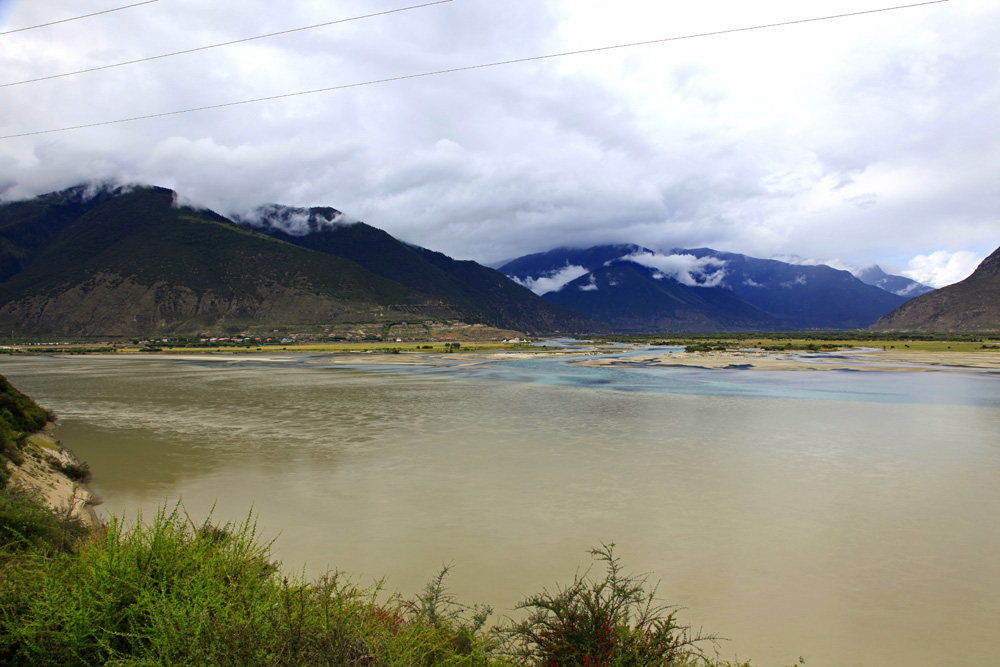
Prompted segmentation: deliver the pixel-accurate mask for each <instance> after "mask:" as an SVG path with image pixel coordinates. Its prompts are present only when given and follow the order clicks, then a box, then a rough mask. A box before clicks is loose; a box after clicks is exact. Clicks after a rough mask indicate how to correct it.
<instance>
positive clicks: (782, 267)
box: [499, 245, 930, 331]
mask: <svg viewBox="0 0 1000 667" xmlns="http://www.w3.org/2000/svg"><path fill="white" fill-rule="evenodd" d="M499 268H500V270H501V271H503V272H504V273H505V274H507V275H508V276H510V277H511V278H513V279H514V280H516V281H518V282H520V283H521V284H523V285H525V286H527V287H530V288H532V289H534V290H535V291H536V292H537V293H539V294H541V295H542V297H543V298H545V299H548V300H549V301H552V302H553V303H558V304H561V305H564V306H569V307H572V308H575V309H576V310H579V311H580V312H581V313H584V314H585V315H588V316H589V317H592V318H594V319H596V320H598V321H601V322H603V323H604V324H606V325H608V326H609V327H611V328H612V329H614V330H616V331H655V330H662V331H705V330H716V331H751V330H757V331H760V330H799V329H857V328H864V327H867V326H869V325H871V324H873V323H874V322H875V321H876V320H878V319H879V318H880V317H882V316H883V315H886V314H887V313H889V312H891V311H893V310H894V309H896V308H897V307H899V306H900V305H902V304H903V303H905V302H906V301H907V299H908V298H910V295H912V294H919V293H921V292H926V291H927V290H930V288H928V287H926V286H923V285H920V284H919V283H914V282H913V281H910V280H909V279H907V278H903V277H900V276H888V275H886V274H885V273H884V272H882V271H881V269H878V270H877V271H875V270H872V271H869V272H868V273H867V276H866V277H867V279H868V280H871V281H873V282H876V283H877V282H878V281H881V282H882V283H884V284H885V285H887V286H888V288H889V289H894V291H895V292H902V293H903V295H900V294H899V293H894V291H889V289H887V288H886V287H881V286H878V285H876V284H868V283H867V282H866V281H863V280H861V279H859V278H858V277H856V276H854V275H852V274H851V273H849V272H848V271H843V270H838V269H835V268H832V267H830V266H825V265H807V264H792V263H789V262H783V261H779V260H774V259H758V258H754V257H748V256H746V255H741V254H737V253H730V252H719V251H716V250H712V249H710V248H695V249H682V248H677V249H672V250H669V251H666V252H658V251H655V250H651V249H649V248H644V247H642V246H638V245H607V246H595V247H592V248H585V249H571V248H558V249H555V250H550V251H548V252H544V253H537V254H533V255H526V256H524V257H520V258H517V259H514V260H511V261H509V262H507V263H505V264H503V265H502V266H500V267H499ZM876 268H877V267H876Z"/></svg>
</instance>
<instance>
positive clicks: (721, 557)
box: [0, 355, 1000, 667]
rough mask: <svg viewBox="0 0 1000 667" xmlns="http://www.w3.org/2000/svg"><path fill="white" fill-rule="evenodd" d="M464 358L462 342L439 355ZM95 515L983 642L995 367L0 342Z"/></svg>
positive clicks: (966, 660) (465, 580)
mask: <svg viewBox="0 0 1000 667" xmlns="http://www.w3.org/2000/svg"><path fill="white" fill-rule="evenodd" d="M456 357H460V355H456ZM0 373H2V374H3V375H6V376H7V377H8V378H9V379H10V380H11V381H12V382H13V383H14V385H15V386H17V387H18V388H20V389H21V390H22V391H24V392H26V393H28V394H30V395H31V396H33V397H34V398H35V399H36V400H37V401H38V402H39V403H41V404H43V405H44V406H46V407H48V408H50V409H52V410H55V411H56V412H57V413H58V415H59V418H60V422H61V425H60V427H59V429H58V431H57V435H58V437H59V438H60V439H61V440H62V441H63V443H64V444H65V445H67V446H69V447H70V448H72V449H73V450H75V451H76V453H77V454H78V455H79V456H80V458H82V459H84V460H86V461H88V462H89V463H90V465H91V468H92V469H93V471H94V480H93V483H92V487H93V488H94V490H95V491H97V492H98V493H99V494H100V495H101V496H102V497H103V498H104V500H105V503H104V505H103V506H102V507H101V511H102V512H104V513H105V514H114V515H118V516H122V515H124V516H126V517H131V518H134V517H135V515H136V512H137V511H142V512H143V513H144V514H145V515H147V516H148V515H151V514H152V513H154V512H155V511H156V508H157V507H158V506H161V505H163V504H168V505H169V504H172V503H174V502H176V501H177V500H178V499H182V500H183V502H184V506H185V508H186V509H187V511H188V512H189V513H190V514H191V515H192V516H193V517H195V518H197V519H199V520H200V519H202V518H204V517H205V516H206V515H207V514H208V513H209V512H210V511H212V508H213V507H214V517H215V518H216V519H217V520H221V521H226V520H239V519H242V518H245V517H246V516H247V514H248V513H249V512H251V511H253V512H254V513H255V514H256V515H257V517H258V525H259V528H260V530H261V533H262V534H263V536H264V537H265V538H267V539H272V538H273V539H275V542H274V551H275V555H276V557H277V558H280V559H281V560H282V561H283V563H284V568H285V569H286V570H289V571H296V572H302V571H303V570H304V572H305V574H306V575H307V576H310V577H312V576H316V575H318V574H320V573H322V572H324V571H325V570H327V569H330V568H339V569H341V570H345V571H347V572H352V573H354V574H356V575H357V576H358V577H360V578H361V579H362V580H363V581H365V580H367V581H370V580H371V579H372V578H374V577H383V576H386V577H388V578H389V580H388V585H389V587H390V588H393V589H398V590H400V591H402V592H403V593H404V594H412V593H414V592H416V591H417V590H419V589H420V588H421V587H422V585H423V584H424V583H425V582H426V581H427V580H428V579H429V578H431V577H432V576H433V575H435V574H436V573H437V572H438V570H439V569H440V567H441V565H442V563H451V564H452V565H453V570H452V576H451V578H450V581H451V585H452V590H453V592H455V593H456V594H457V595H458V596H459V597H460V598H461V599H462V600H464V601H467V602H483V603H489V604H492V605H493V606H494V607H495V608H496V609H497V611H498V613H500V614H502V613H505V612H506V611H508V610H509V609H510V608H511V607H513V605H514V604H515V603H516V602H518V601H519V600H520V599H522V598H523V597H524V596H525V595H527V594H530V593H533V592H536V591H539V590H540V589H541V588H543V587H548V588H550V589H551V588H554V586H555V584H557V583H567V582H569V581H571V580H572V577H573V574H574V572H576V571H577V569H578V568H583V567H586V565H587V564H588V562H589V561H588V556H587V554H586V551H587V549H588V548H589V547H592V546H596V545H598V544H600V543H601V542H615V543H616V544H617V545H618V548H617V551H618V552H619V554H620V555H621V556H622V558H623V560H624V562H625V564H626V565H627V566H628V567H629V568H631V569H632V570H634V571H638V572H650V573H652V575H653V577H652V578H653V579H654V580H656V579H659V580H660V582H661V583H660V593H661V596H662V597H663V598H664V599H665V600H666V601H667V602H670V603H674V604H678V605H682V606H684V607H686V608H687V609H686V610H685V611H684V612H683V613H682V620H684V621H685V622H688V623H691V624H693V625H695V626H701V627H703V628H704V629H705V630H706V631H708V632H717V633H718V634H720V635H721V636H723V637H727V638H729V640H730V641H726V642H723V643H722V644H720V646H719V650H720V652H721V653H722V654H723V655H724V656H727V657H733V656H734V655H735V654H738V655H739V656H740V657H741V658H751V659H753V660H754V663H755V664H757V665H788V664H792V663H793V662H794V661H795V660H797V659H798V656H800V655H803V656H805V658H806V661H807V665H809V666H810V667H827V666H855V665H872V666H875V665H877V666H879V667H893V666H900V667H902V666H906V667H912V666H914V665H935V666H944V665H956V666H957V665H962V666H963V667H978V666H982V667H986V666H987V665H996V664H998V662H997V660H998V659H1000V658H998V656H1000V633H998V632H997V631H996V628H997V627H1000V520H998V508H1000V376H997V375H983V374H971V373H945V372H928V373H871V372H865V373H851V372H841V371H826V372H810V371H798V372H766V371H760V372H755V371H706V370H699V369H670V368H634V369H624V368H621V367H616V368H606V369H595V368H581V367H574V366H571V365H569V364H568V363H567V362H566V361H565V360H561V359H554V360H525V361H509V362H497V363H490V364H482V365H471V366H453V367H448V368H433V369H431V368H408V369H398V368H397V369H389V368H385V367H379V368H376V367H368V368H344V367H338V366H334V365H332V364H328V363H325V360H324V359H323V358H321V357H306V356H293V355H289V356H288V357H285V358H284V361H278V362H271V363H268V362H259V361H252V360H251V361H232V360H231V358H226V357H223V358H221V359H217V360H205V361H199V362H192V361H176V360H162V359H161V360H155V359H136V358H130V359H95V358H86V357H63V358H44V357H39V358H4V359H3V360H2V361H0Z"/></svg>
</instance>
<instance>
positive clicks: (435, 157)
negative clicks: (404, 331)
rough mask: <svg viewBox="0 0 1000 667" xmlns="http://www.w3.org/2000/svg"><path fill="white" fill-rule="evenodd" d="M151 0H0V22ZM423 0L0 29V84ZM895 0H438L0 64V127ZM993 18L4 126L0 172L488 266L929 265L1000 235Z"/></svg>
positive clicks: (166, 2) (906, 14)
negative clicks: (573, 260)
mask: <svg viewBox="0 0 1000 667" xmlns="http://www.w3.org/2000/svg"><path fill="white" fill-rule="evenodd" d="M139 1H140V0H46V1H45V2H38V1H37V0H0V32H2V31H7V30H13V29H16V28H21V27H26V26H32V25H36V24H40V23H47V22H50V21H58V20H61V19H66V18H71V17H75V16H80V15H83V14H88V13H92V12H99V11H102V10H108V9H114V8H116V7H121V6H123V5H129V4H133V3H136V2H139ZM427 1H428V0H286V1H283V2H274V1H273V0H211V1H210V2H206V1H205V0H158V2H153V3H149V4H145V5H142V6H138V7H133V8H130V9H124V10H121V11H117V12H112V13H107V14H102V15H100V16H95V17H91V18H85V19H81V20H78V21H70V22H66V23H60V24H57V25H53V26H49V27H43V28H38V29H34V30H26V31H21V32H15V33H9V34H4V35H0V84H2V83H14V82H19V81H23V80H25V79H31V78H35V77H42V76H51V75H55V74H61V73H64V72H71V71H74V70H79V69H84V68H90V67H98V66H102V65H110V64H114V63H119V62H122V61H126V60H133V59H139V58H146V57H149V56H155V55H160V54H163V53H169V52H173V51H178V50H184V49H190V48H196V47H200V46H206V45H210V44H215V43H219V42H225V41H231V40H237V39H243V38H247V37H253V36H256V35H261V34H264V33H271V32H276V31H281V30H289V29H293V28H299V27H303V26H310V25H314V24H318V23H325V22H330V21H337V20H340V19H350V18H353V17H359V16H362V15H365V14H371V13H375V12H384V11H387V10H391V9H397V8H403V7H407V6H412V5H417V4H421V2H427ZM898 4H906V3H905V2H893V1H892V0H888V1H884V2H876V1H874V0H811V1H810V2H801V1H798V2H794V1H790V0H789V1H784V0H782V1H778V0H759V1H756V2H750V1H748V0H701V1H700V2H675V1H673V0H614V2H612V1H611V0H451V1H450V2H444V3H441V4H436V5H433V6H428V7H423V8H419V9H412V10H409V11H405V12H398V13H393V14H388V15H384V16H379V17H372V18H365V19H362V20H356V21H350V22H344V23H340V24H337V25H332V26H328V27H322V28H316V29H312V30H306V31H300V32H296V33H292V34H288V35H283V36H279V37H273V38H270V39H262V40H255V41H250V42H244V43H242V44H239V45H235V46H227V47H221V48H216V49H211V50H207V51H200V52H196V53H191V54H187V55H181V56H176V57H171V58H163V59H159V60H154V61H151V62H143V63H140V64H135V65H130V66H127V67H117V68H112V69H105V70H102V71H97V72H91V73H86V74H78V75H75V76H69V77H62V78H56V79H50V80H47V81H40V82H35V83H26V84H21V85H16V86H7V87H2V88H0V100H2V104H0V135H12V134H20V133H28V132H36V131H41V130H50V129H55V128H63V127H67V126H75V125H85V124H90V123H99V122H103V121H112V120H116V119H121V118H129V117H134V116H143V115H148V114H156V113H161V112H169V111H175V110H181V109H187V108H192V107H201V106H208V105H216V104H223V103H228V102H238V101H243V100H250V99H254V98H260V97H266V96H273V95H282V94H286V93H296V92H300V91H306V90H314V89H318V88H330V87H335V86H343V85H346V84H356V83H364V82H368V81H372V80H377V79H385V78H390V77H399V76H405V75H410V74H422V73H427V72H433V71H436V70H442V69H448V68H458V67H467V66H472V65H479V64H488V63H493V62H497V61H504V60H512V59H520V58H528V57H532V56H542V55H549V54H556V53H561V52H566V51H574V50H583V49H591V48H596V47H602V46H613V45H618V44H626V43H634V42H641V41H646V40H659V39H664V38H670V37H683V36H687V35H693V34H699V33H706V32H715V31H722V30H729V29H736V28H745V27H750V26H757V25H762V24H772V23H780V22H787V21H795V20H799V19H809V18H816V17H822V16H827V15H833V14H844V13H848V12H860V11H865V10H872V9H879V8H885V7H892V6H894V5H898ZM997 26H1000V3H998V2H996V1H995V0H951V1H950V2H944V3H938V4H932V5H928V6H922V7H915V8H907V9H899V10H896V11H887V12H881V13H874V14H866V15H862V16H854V17H848V18H838V19H833V20H825V21H815V22H809V23H799V24H796V25H790V26H784V27H774V28H768V29H762V30H750V31H743V32H738V33H729V34H722V35H715V36H707V37H700V38H695V39H683V40H677V41H669V42H663V43H658V44H651V45H646V46H638V47H633V48H626V49H617V50H608V51H600V52H596V53H590V54H585V55H573V56H566V57H561V58H553V59H546V60H540V61H532V62H527V63H519V64H509V65H503V66H498V67H491V68H484V69H475V70H471V71H464V72H458V73H450V74H442V75H437V76H429V77H421V78H414V79H409V80H404V81H396V82H391V83H380V84H375V85H368V86H360V87H352V88H347V89H341V90H333V91H328V92H321V93H316V94H310V95H303V96H297V97H291V98H284V99H279V100H273V101H267V102H260V103H254V104H247V105H241V106H234V107H227V108H222V109H216V110H211V111H197V112H193V113H188V114H183V115H175V116H168V117H162V118H157V119H151V120H139V121H134V122H127V123H120V124H112V125H105V126H101V127H95V128H89V129H79V130H73V131H65V132H54V133H48V134H39V135H34V136H27V137H20V138H8V139H0V192H2V193H3V194H2V197H3V198H4V199H6V200H11V199H19V198H24V197H27V196H32V195H35V194H39V193H42V192H47V191H51V190H55V189H60V188H64V187H68V186H70V185H74V184H76V183H79V182H81V181H87V180H102V179H114V180H117V181H122V182H141V183H148V184H156V185H163V186H166V187H170V188H173V189H175V190H177V191H178V192H179V193H180V194H181V195H182V196H184V197H186V198H187V199H188V200H190V201H192V202H194V203H197V204H200V205H204V206H207V207H210V208H212V209H214V210H216V211H218V212H220V213H224V214H227V213H233V212H242V211H246V210H247V209H249V208H252V207H253V206H256V205H258V204H261V203H266V202H276V203H281V204H287V205H293V206H316V205H326V206H333V207H335V208H337V209H339V210H342V211H344V212H345V213H346V214H347V215H349V216H350V217H352V218H355V219H359V220H364V221H365V222H368V223H369V224H372V225H374V226H376V227H380V228H382V229H385V230H386V231H388V232H389V233H391V234H393V235H395V236H397V237H398V238H401V239H403V240H406V241H409V242H412V243H417V244H419V245H422V246H426V247H429V248H432V249H434V250H439V251H442V252H445V253H447V254H449V255H451V256H454V257H457V258H461V259H475V260H477V261H481V262H487V263H492V262H496V261H498V260H502V259H505V258H513V257H516V256H519V255H523V254H526V253H530V252H539V251H544V250H548V249H551V248H553V247H557V246H576V247H582V246H589V245H594V244H598V243H607V242H616V243H637V244H640V245H644V246H647V247H650V248H653V249H655V250H667V249H670V248H675V247H701V246H708V247H712V248H716V249H718V250H726V251H733V252H741V253H745V254H749V255H753V256H756V257H777V256H789V255H795V256H799V257H801V258H804V259H806V260H817V261H827V262H832V263H834V264H835V265H840V266H846V265H865V264H871V263H875V262H878V263H881V264H882V266H883V267H884V268H886V269H887V270H890V271H891V272H895V273H903V274H905V275H909V276H910V277H913V278H916V279H918V280H921V281H923V282H926V283H928V284H931V285H935V286H940V285H943V284H948V283H950V282H954V281H957V280H960V279H962V278H964V277H965V276H966V275H968V274H969V273H970V272H971V271H972V270H973V269H974V268H975V266H976V265H977V264H978V262H979V261H980V260H981V259H982V258H983V257H985V256H986V255H988V254H989V253H991V252H992V251H993V250H995V249H996V248H997V246H1000V114H998V111H997V110H998V109H1000V49H998V48H997V47H996V29H997Z"/></svg>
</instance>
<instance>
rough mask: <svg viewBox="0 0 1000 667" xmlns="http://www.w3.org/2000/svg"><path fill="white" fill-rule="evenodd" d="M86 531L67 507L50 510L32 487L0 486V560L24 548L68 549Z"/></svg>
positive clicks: (36, 549) (22, 550) (37, 549)
mask: <svg viewBox="0 0 1000 667" xmlns="http://www.w3.org/2000/svg"><path fill="white" fill-rule="evenodd" d="M87 532H88V529H87V527H86V526H85V525H84V524H83V522H81V521H80V520H78V519H74V518H72V517H70V515H69V512H68V511H66V512H55V511H53V510H50V509H49V508H48V507H46V506H45V504H44V503H43V502H42V500H41V499H40V498H38V496H37V494H35V493H32V492H31V491H28V490H26V489H22V488H18V487H9V488H5V489H2V490H0V562H3V561H6V560H9V559H10V558H12V556H13V555H15V554H22V553H25V552H27V551H38V552H42V553H49V552H52V551H70V550H71V549H72V547H73V545H74V544H76V543H77V541H79V540H80V539H81V538H82V537H84V536H85V535H87Z"/></svg>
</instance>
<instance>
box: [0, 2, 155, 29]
mask: <svg viewBox="0 0 1000 667" xmlns="http://www.w3.org/2000/svg"><path fill="white" fill-rule="evenodd" d="M159 1H160V0H146V1H145V2H137V3H136V4H134V5H125V6H124V7H115V8H114V9H105V10H104V11H102V12H94V13H93V14H84V15H83V16H74V17H73V18H71V19H60V20H58V21H50V22H49V23H39V24H38V25H29V26H28V27H26V28H16V29H14V30H5V31H4V32H0V35H9V34H11V33H14V32H24V31H25V30H34V29H35V28H44V27H46V26H50V25H58V24H59V23H69V22H70V21H79V20H80V19H88V18H90V17H91V16H100V15H101V14H110V13H111V12H120V11H121V10H123V9H131V8H132V7H140V6H142V5H151V4H153V3H154V2H159Z"/></svg>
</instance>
